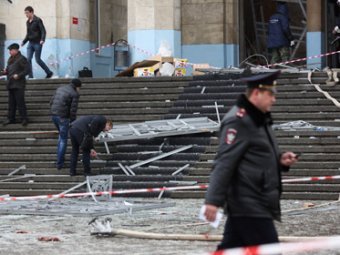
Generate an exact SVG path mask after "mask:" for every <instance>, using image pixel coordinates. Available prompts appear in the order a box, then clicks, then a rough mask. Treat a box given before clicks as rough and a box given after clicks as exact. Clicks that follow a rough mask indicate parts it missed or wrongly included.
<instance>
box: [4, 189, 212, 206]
mask: <svg viewBox="0 0 340 255" xmlns="http://www.w3.org/2000/svg"><path fill="white" fill-rule="evenodd" d="M207 188H208V185H196V186H181V187H162V188H147V189H127V190H114V191H100V192H83V193H70V194H54V195H40V196H23V197H0V202H3V201H24V200H43V199H51V198H54V199H56V198H72V197H87V196H103V195H112V196H114V195H119V194H133V193H149V192H161V191H174V190H193V189H207Z"/></svg>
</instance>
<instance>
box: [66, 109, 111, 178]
mask: <svg viewBox="0 0 340 255" xmlns="http://www.w3.org/2000/svg"><path fill="white" fill-rule="evenodd" d="M110 129H112V121H110V120H107V119H106V118H105V117H104V116H100V115H90V116H82V117H80V118H78V119H77V120H76V121H74V122H72V124H71V128H70V137H71V143H72V153H71V165H70V176H75V175H77V161H78V155H79V149H81V150H82V153H83V166H84V176H88V175H90V174H91V166H90V157H96V156H97V152H96V151H95V150H94V146H93V139H94V137H97V136H98V135H99V133H100V132H102V131H109V130H110Z"/></svg>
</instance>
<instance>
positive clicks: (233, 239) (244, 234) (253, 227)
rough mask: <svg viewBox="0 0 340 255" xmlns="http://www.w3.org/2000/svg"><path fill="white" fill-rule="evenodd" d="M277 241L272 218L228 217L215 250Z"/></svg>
mask: <svg viewBox="0 0 340 255" xmlns="http://www.w3.org/2000/svg"><path fill="white" fill-rule="evenodd" d="M278 242H279V238H278V235H277V232H276V229H275V226H274V222H273V220H272V219H267V218H250V217H228V219H227V222H226V225H225V229H224V233H223V239H222V242H221V243H220V244H219V245H218V247H217V250H225V249H231V248H237V247H245V246H254V245H261V244H269V243H278Z"/></svg>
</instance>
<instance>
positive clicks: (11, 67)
mask: <svg viewBox="0 0 340 255" xmlns="http://www.w3.org/2000/svg"><path fill="white" fill-rule="evenodd" d="M8 50H9V54H10V58H9V59H8V62H7V67H6V69H5V70H4V71H3V73H4V74H6V75H7V90H8V116H7V120H6V121H5V122H4V123H3V125H4V126H6V125H8V124H13V123H15V114H16V110H17V108H18V110H19V114H20V116H21V122H22V125H23V126H26V125H27V124H28V120H27V110H26V103H25V87H26V78H25V76H26V75H27V74H28V72H29V63H28V61H27V59H26V58H25V57H24V56H23V55H21V52H20V51H19V44H17V43H13V44H11V45H10V46H9V47H8Z"/></svg>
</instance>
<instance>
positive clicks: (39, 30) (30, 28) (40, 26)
mask: <svg viewBox="0 0 340 255" xmlns="http://www.w3.org/2000/svg"><path fill="white" fill-rule="evenodd" d="M26 27H27V33H26V37H25V39H24V40H23V41H22V44H25V43H26V42H27V41H30V42H34V43H40V41H45V38H46V29H45V26H44V23H43V21H42V19H41V18H39V17H37V16H35V15H34V16H33V20H32V22H30V21H29V20H27V21H26Z"/></svg>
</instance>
